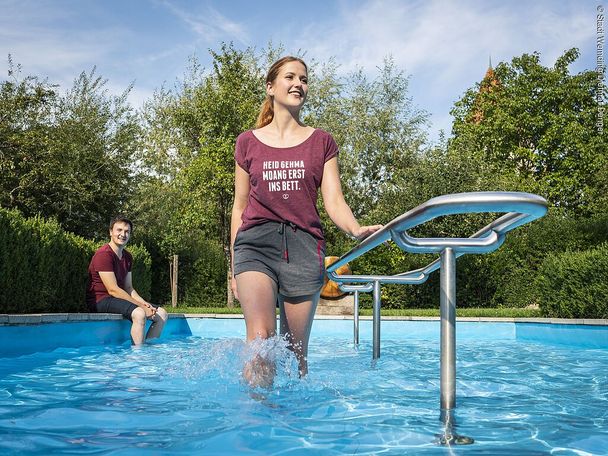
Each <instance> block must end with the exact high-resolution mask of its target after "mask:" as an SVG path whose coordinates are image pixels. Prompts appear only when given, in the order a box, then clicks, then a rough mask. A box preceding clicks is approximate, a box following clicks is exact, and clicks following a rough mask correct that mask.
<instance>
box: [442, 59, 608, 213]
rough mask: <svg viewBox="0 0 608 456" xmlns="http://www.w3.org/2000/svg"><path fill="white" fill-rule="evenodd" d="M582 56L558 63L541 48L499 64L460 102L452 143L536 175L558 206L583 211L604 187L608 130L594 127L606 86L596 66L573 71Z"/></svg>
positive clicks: (506, 169) (507, 169)
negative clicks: (543, 57)
mask: <svg viewBox="0 0 608 456" xmlns="http://www.w3.org/2000/svg"><path fill="white" fill-rule="evenodd" d="M578 56H579V53H578V51H577V50H576V49H570V50H568V51H566V52H565V53H564V54H563V55H562V56H561V57H559V58H558V59H557V61H556V62H555V65H554V66H553V67H545V66H543V65H541V64H540V55H539V54H538V53H534V54H524V55H522V56H521V57H515V58H513V60H512V61H511V62H510V63H501V64H499V65H498V66H497V67H496V69H495V73H494V76H493V78H495V80H494V82H495V83H494V84H492V81H488V80H484V81H483V82H482V83H481V84H478V85H476V86H475V87H473V88H471V89H469V90H468V91H467V92H466V93H465V95H464V96H463V98H462V99H461V100H459V101H458V102H457V103H456V104H455V106H454V109H453V110H452V114H453V115H454V117H455V121H454V126H453V133H454V137H453V139H452V140H451V143H450V147H451V148H452V149H453V150H455V151H458V152H459V153H463V154H465V153H472V154H474V156H475V157H476V158H477V159H478V160H479V161H480V162H482V163H483V162H484V161H485V162H488V163H490V164H492V165H494V166H495V167H496V173H512V174H515V175H516V176H518V177H521V178H527V177H530V178H532V179H533V180H534V181H535V182H536V183H537V185H538V191H540V192H541V193H543V194H544V195H545V196H547V197H548V198H549V199H550V201H551V202H552V203H553V204H554V205H556V206H560V207H563V208H566V209H567V210H571V211H575V212H576V213H581V212H582V213H585V212H588V211H589V210H597V207H596V209H593V207H594V204H595V202H594V200H595V197H596V196H601V195H598V192H597V191H596V189H597V188H598V187H600V186H605V182H603V180H605V172H604V171H603V170H605V167H606V164H607V163H606V144H607V141H606V139H607V138H606V133H605V131H606V130H604V132H603V133H602V132H600V131H598V128H597V126H596V124H597V120H598V95H599V99H600V100H603V99H604V93H599V94H598V90H599V91H600V92H603V91H604V90H605V89H604V88H603V86H602V85H599V86H598V75H597V73H596V72H595V71H584V72H581V73H579V74H575V75H572V74H570V71H569V66H570V65H571V64H572V63H573V62H574V61H575V60H576V59H577V58H578ZM602 173H603V175H602ZM604 201H605V200H604Z"/></svg>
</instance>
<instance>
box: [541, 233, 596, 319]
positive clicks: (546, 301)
mask: <svg viewBox="0 0 608 456" xmlns="http://www.w3.org/2000/svg"><path fill="white" fill-rule="evenodd" d="M535 285H536V288H537V294H538V301H539V303H540V309H541V312H542V314H543V316H546V317H558V318H608V242H606V243H603V244H602V245H600V246H598V247H595V248H593V249H589V250H585V251H581V252H564V253H558V254H551V255H548V256H547V258H545V261H543V263H542V266H541V267H540V270H539V275H538V277H537V279H536V281H535Z"/></svg>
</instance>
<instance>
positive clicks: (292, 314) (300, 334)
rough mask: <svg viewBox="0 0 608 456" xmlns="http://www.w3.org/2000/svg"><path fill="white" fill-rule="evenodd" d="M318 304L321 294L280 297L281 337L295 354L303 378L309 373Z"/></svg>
mask: <svg viewBox="0 0 608 456" xmlns="http://www.w3.org/2000/svg"><path fill="white" fill-rule="evenodd" d="M318 302H319V293H316V294H314V295H309V296H301V297H297V298H293V297H290V298H288V297H283V296H279V304H280V308H281V335H283V336H284V337H285V338H286V339H287V341H288V342H289V347H290V349H291V350H292V351H293V352H294V353H295V355H296V358H297V359H298V364H299V370H300V376H302V377H303V376H305V375H306V374H307V373H308V361H307V359H306V358H307V356H308V340H309V338H310V330H311V329H312V322H313V319H314V316H315V311H316V309H317V303H318Z"/></svg>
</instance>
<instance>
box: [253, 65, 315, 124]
mask: <svg viewBox="0 0 608 456" xmlns="http://www.w3.org/2000/svg"><path fill="white" fill-rule="evenodd" d="M289 62H300V63H301V64H302V65H304V68H306V71H307V72H308V66H306V63H305V62H304V60H302V59H300V58H299V57H293V56H291V55H288V56H285V57H281V58H280V59H279V60H277V61H276V62H274V63H273V64H272V66H271V67H270V69H269V70H268V74H267V75H266V84H268V83H269V82H270V83H272V82H274V80H275V79H276V78H277V76H278V75H279V71H281V67H282V66H283V65H285V64H286V63H289ZM273 118H274V108H273V106H272V98H270V96H269V95H268V94H266V98H265V99H264V103H262V107H261V108H260V113H259V114H258V120H257V122H256V124H255V128H262V127H265V126H266V125H268V124H269V123H270V122H272V119H273Z"/></svg>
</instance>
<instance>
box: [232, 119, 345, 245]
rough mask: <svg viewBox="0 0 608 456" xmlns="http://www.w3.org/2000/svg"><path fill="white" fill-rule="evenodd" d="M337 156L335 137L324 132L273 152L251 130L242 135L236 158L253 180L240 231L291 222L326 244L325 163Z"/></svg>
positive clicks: (321, 131) (238, 142)
mask: <svg viewBox="0 0 608 456" xmlns="http://www.w3.org/2000/svg"><path fill="white" fill-rule="evenodd" d="M337 154H338V146H337V144H336V142H335V141H334V139H333V138H332V136H331V135H330V134H329V133H327V132H326V131H323V130H319V129H317V130H315V131H314V132H313V133H312V135H310V136H309V137H308V138H307V139H306V140H305V141H304V142H302V143H300V144H298V145H297V146H293V147H272V146H268V145H266V144H264V143H262V142H261V141H260V140H259V139H258V138H256V137H255V135H254V134H253V132H252V131H251V130H249V131H246V132H244V133H241V135H239V137H238V138H237V140H236V149H235V154H234V155H235V159H236V162H237V163H238V164H239V166H240V167H241V168H243V169H244V170H245V171H246V172H247V173H248V174H249V183H250V190H249V200H248V202H247V207H246V208H245V210H244V211H243V215H242V217H241V218H242V220H243V224H242V225H241V228H240V229H241V230H243V231H245V230H247V229H249V228H251V227H253V226H256V225H259V224H261V223H265V222H268V221H275V222H291V223H293V224H295V225H296V226H297V227H298V228H300V229H302V230H305V231H308V232H309V233H310V234H312V235H313V236H315V237H316V238H317V239H320V240H322V239H323V229H322V227H321V219H320V217H319V211H318V210H317V195H318V189H319V187H320V186H321V181H322V179H323V167H324V166H325V162H327V161H328V160H330V159H331V158H333V157H335V156H336V155H337Z"/></svg>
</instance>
